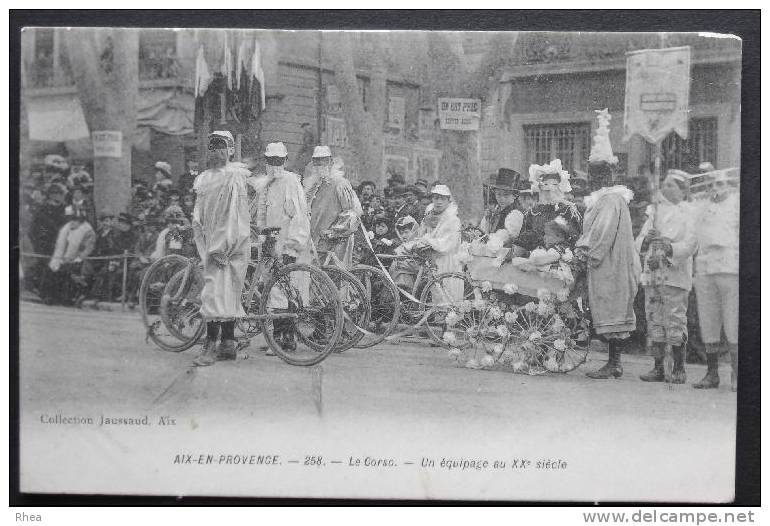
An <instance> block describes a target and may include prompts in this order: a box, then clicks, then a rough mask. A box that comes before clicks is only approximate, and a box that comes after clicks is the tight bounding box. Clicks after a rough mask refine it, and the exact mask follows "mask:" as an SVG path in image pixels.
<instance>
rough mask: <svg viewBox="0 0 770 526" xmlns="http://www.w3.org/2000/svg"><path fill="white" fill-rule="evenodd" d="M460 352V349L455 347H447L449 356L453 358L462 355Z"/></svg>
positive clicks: (456, 358) (455, 358)
mask: <svg viewBox="0 0 770 526" xmlns="http://www.w3.org/2000/svg"><path fill="white" fill-rule="evenodd" d="M462 354H463V353H462V351H461V350H460V349H455V348H452V349H449V357H450V358H452V359H453V360H458V359H459V358H460V356H462Z"/></svg>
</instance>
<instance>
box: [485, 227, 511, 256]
mask: <svg viewBox="0 0 770 526" xmlns="http://www.w3.org/2000/svg"><path fill="white" fill-rule="evenodd" d="M506 241H508V232H507V231H506V230H498V231H497V232H495V233H493V234H490V235H489V239H488V240H487V250H489V251H491V252H497V251H498V250H500V249H501V248H503V245H504V244H505V242H506Z"/></svg>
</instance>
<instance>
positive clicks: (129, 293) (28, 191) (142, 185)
mask: <svg viewBox="0 0 770 526" xmlns="http://www.w3.org/2000/svg"><path fill="white" fill-rule="evenodd" d="M197 174H198V166H197V163H196V162H192V161H190V162H188V163H187V170H186V171H185V173H183V174H179V175H178V176H177V177H174V176H173V175H174V174H172V170H171V166H170V165H169V163H167V162H164V161H158V162H156V163H155V165H154V173H152V174H151V175H150V176H149V177H146V178H145V179H138V180H137V181H136V182H135V183H134V184H133V186H132V199H131V205H130V208H129V210H128V212H127V213H126V212H121V213H111V212H109V211H102V212H101V213H100V214H99V215H98V216H97V214H96V212H95V207H94V202H93V197H92V195H93V194H92V190H93V179H92V177H91V175H90V174H89V173H88V171H87V170H86V168H85V166H84V165H83V164H77V163H72V164H71V165H69V164H68V163H67V161H66V160H65V159H64V158H62V157H60V156H58V155H50V156H47V158H46V162H45V165H44V166H43V168H42V169H41V170H37V171H33V172H32V173H31V174H30V175H29V177H27V178H26V179H25V180H23V183H22V213H21V232H22V252H23V253H25V254H34V255H33V256H26V257H24V258H23V260H22V261H23V268H22V269H21V271H22V275H23V277H24V286H25V288H26V289H27V290H28V291H30V292H32V293H35V294H37V295H38V296H39V297H40V299H41V300H42V301H44V302H46V303H49V304H63V305H77V304H79V303H80V302H82V301H84V300H86V299H91V300H96V301H122V300H125V301H126V302H128V303H129V304H132V303H137V302H138V289H139V285H140V283H141V277H142V274H143V272H144V270H145V269H146V268H147V267H148V266H149V265H150V264H151V263H152V261H154V260H156V259H158V258H160V257H162V256H164V255H166V254H171V253H181V254H185V255H189V256H194V255H195V247H194V244H193V241H192V234H191V232H190V228H189V225H190V218H191V214H192V211H193V206H194V204H195V195H194V193H193V191H192V186H193V182H194V180H195V177H196V176H197ZM148 175H149V174H148ZM586 182H587V181H584V180H583V179H582V178H581V177H580V176H579V175H577V176H576V177H574V178H573V179H572V192H571V193H570V194H569V195H568V196H566V197H567V198H568V199H569V200H571V201H573V202H574V203H575V204H576V205H577V207H578V209H581V211H582V209H583V206H582V200H583V197H584V196H585V195H586V194H587V193H588V190H587V184H584V183H586ZM438 184H442V183H441V181H438V180H437V181H430V182H429V181H427V180H424V179H418V180H416V181H415V182H414V183H412V184H407V183H406V182H405V180H404V178H403V177H402V176H400V175H398V174H391V175H390V177H389V178H388V180H387V182H386V184H385V186H384V187H382V188H378V187H377V185H376V184H375V183H374V182H372V181H363V182H361V183H360V184H358V186H357V187H356V193H357V194H358V197H359V200H360V201H361V205H362V209H363V216H362V218H361V219H362V221H361V222H362V224H363V226H364V227H365V230H366V232H367V235H366V236H364V235H363V234H362V233H359V234H357V236H356V243H355V256H354V257H355V259H356V260H358V261H360V262H361V263H365V264H372V265H376V264H377V262H376V260H375V259H374V257H373V255H372V254H373V253H376V254H393V253H394V252H395V250H396V248H397V247H398V246H399V245H400V244H402V243H404V242H405V241H408V240H409V239H411V237H412V236H413V235H414V232H416V230H417V227H418V226H419V224H420V223H421V222H422V220H423V217H424V215H425V212H426V209H427V208H428V207H429V206H430V203H431V198H430V191H431V189H432V188H433V187H435V186H436V185H438ZM627 184H628V186H629V188H631V189H632V190H633V191H634V199H633V201H631V203H629V211H630V214H631V221H632V227H633V234H634V236H635V237H636V236H637V235H638V234H639V232H640V231H641V229H642V226H643V224H644V222H645V220H646V218H647V213H646V212H647V207H648V205H649V204H650V203H649V201H650V200H649V191H648V181H647V178H645V177H637V178H632V179H630V180H628V181H627ZM471 226H472V225H465V227H466V228H467V227H471ZM369 246H371V248H372V250H370V249H369ZM124 255H128V256H129V257H128V258H124V257H123V256H124ZM124 259H125V263H124ZM124 264H125V266H126V270H127V272H126V274H127V276H126V284H125V287H124V283H123V274H124V268H123V267H124ZM124 288H125V297H124V295H123V294H124ZM644 301H645V300H644V294H643V293H640V294H639V295H638V296H637V299H636V310H637V323H638V327H637V331H636V333H635V336H636V340H637V343H638V344H639V346H640V347H643V343H644V335H645V334H646V328H645V326H644V320H645V315H644ZM694 302H695V297H694V293H691V297H690V303H691V305H692V306H694ZM696 316H697V309H695V308H689V309H688V317H689V318H690V319H689V323H688V325H691V326H692V327H693V328H694V327H696V326H697V319H696ZM690 334H691V335H697V330H692V331H691V332H690ZM690 347H691V348H692V349H693V350H694V351H697V350H699V347H700V346H699V344H698V339H697V337H694V338H693V337H692V336H691V342H690Z"/></svg>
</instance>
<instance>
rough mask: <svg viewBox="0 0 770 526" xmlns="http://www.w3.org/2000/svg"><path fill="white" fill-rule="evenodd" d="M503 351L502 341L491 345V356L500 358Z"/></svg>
mask: <svg viewBox="0 0 770 526" xmlns="http://www.w3.org/2000/svg"><path fill="white" fill-rule="evenodd" d="M503 351H505V346H504V345H503V344H502V343H497V344H495V346H494V347H492V356H494V357H495V358H500V357H501V356H502V355H503Z"/></svg>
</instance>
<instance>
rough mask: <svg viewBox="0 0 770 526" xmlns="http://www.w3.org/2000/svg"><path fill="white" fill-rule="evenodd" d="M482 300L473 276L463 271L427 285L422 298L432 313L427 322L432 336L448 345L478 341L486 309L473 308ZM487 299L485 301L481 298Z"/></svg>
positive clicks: (434, 280)
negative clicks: (476, 302)
mask: <svg viewBox="0 0 770 526" xmlns="http://www.w3.org/2000/svg"><path fill="white" fill-rule="evenodd" d="M476 299H479V300H480V295H478V297H477V294H476V291H475V290H474V287H473V283H472V282H471V280H470V278H469V277H468V276H467V275H465V274H462V273H460V272H447V273H445V274H439V275H438V276H435V277H434V278H433V279H431V280H430V281H429V282H427V283H426V284H425V287H424V288H423V289H422V294H420V301H421V302H422V303H423V304H424V307H425V309H427V310H428V311H429V312H430V313H431V314H430V315H429V316H428V318H427V319H426V321H425V328H426V329H427V331H428V334H429V335H430V338H431V339H432V340H433V341H434V342H436V343H437V344H439V345H443V346H444V347H448V348H450V347H451V348H456V349H463V348H466V347H469V346H471V345H473V344H474V343H476V341H477V338H478V334H479V328H480V325H481V321H482V312H481V311H480V310H479V309H475V308H472V304H473V301H474V300H476ZM481 301H483V300H481Z"/></svg>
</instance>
